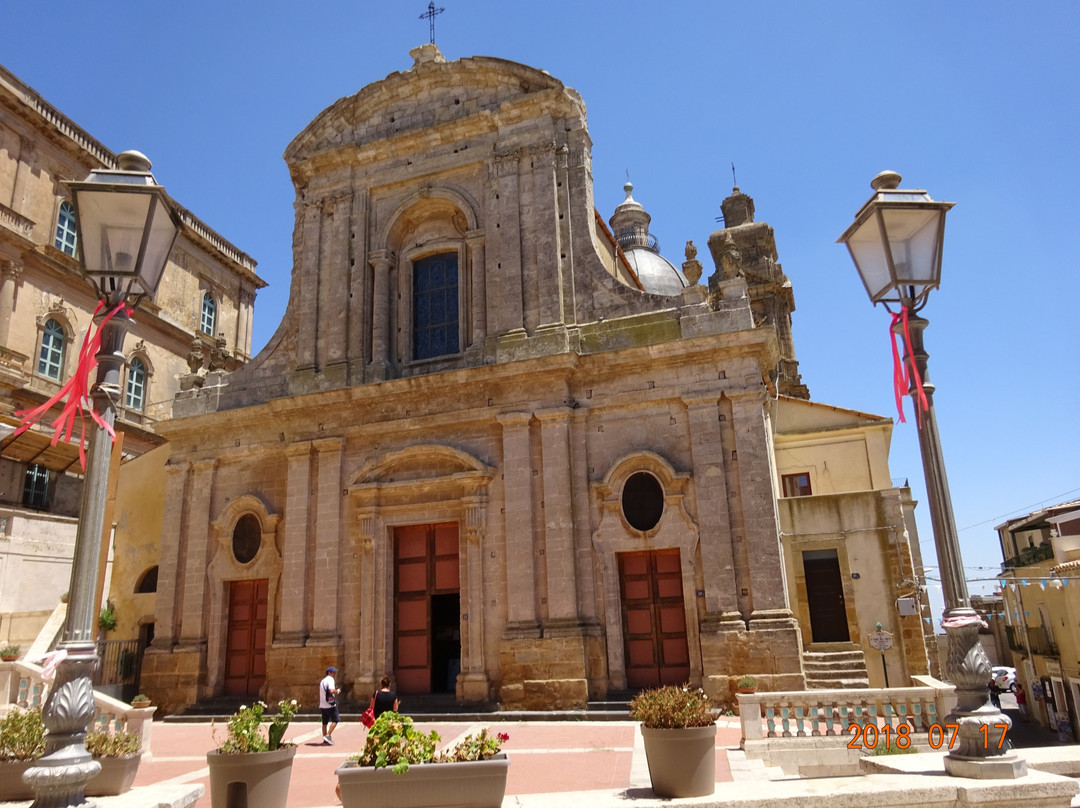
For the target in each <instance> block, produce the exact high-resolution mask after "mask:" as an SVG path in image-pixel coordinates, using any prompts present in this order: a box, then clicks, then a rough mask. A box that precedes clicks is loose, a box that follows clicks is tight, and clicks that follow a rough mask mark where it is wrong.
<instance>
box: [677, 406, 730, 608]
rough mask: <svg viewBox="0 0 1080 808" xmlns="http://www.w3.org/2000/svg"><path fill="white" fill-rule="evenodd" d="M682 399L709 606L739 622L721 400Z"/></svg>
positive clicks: (706, 605)
mask: <svg viewBox="0 0 1080 808" xmlns="http://www.w3.org/2000/svg"><path fill="white" fill-rule="evenodd" d="M684 402H685V403H686V409H687V412H688V415H689V424H688V429H689V433H690V439H691V447H690V448H691V452H692V456H693V471H694V491H695V494H696V497H695V498H696V500H697V523H698V527H699V529H700V531H701V564H702V569H703V571H704V574H705V610H706V612H707V613H708V614H709V615H715V616H716V617H718V618H719V620H720V622H734V623H741V616H740V614H739V604H738V600H737V598H736V596H735V593H736V582H735V556H734V552H733V547H732V542H731V518H730V514H729V513H728V507H729V506H728V486H727V476H726V473H725V470H724V446H723V443H722V441H721V436H720V412H719V409H718V408H717V398H716V397H715V396H709V397H706V398H695V399H689V398H688V399H684Z"/></svg>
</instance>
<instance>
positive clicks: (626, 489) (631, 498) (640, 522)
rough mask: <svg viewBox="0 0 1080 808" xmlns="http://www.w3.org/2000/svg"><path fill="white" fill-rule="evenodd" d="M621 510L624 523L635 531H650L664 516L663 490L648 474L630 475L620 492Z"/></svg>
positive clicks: (642, 472) (640, 472)
mask: <svg viewBox="0 0 1080 808" xmlns="http://www.w3.org/2000/svg"><path fill="white" fill-rule="evenodd" d="M622 509H623V515H624V516H625V517H626V521H627V522H629V523H630V527H632V528H634V529H635V530H652V529H653V528H654V527H656V525H657V523H658V522H659V521H660V517H661V516H663V515H664V489H663V488H662V487H661V486H660V481H659V480H657V479H656V478H655V477H653V476H652V475H651V474H649V473H648V472H644V471H639V472H636V473H634V474H631V475H630V479H629V480H627V481H626V484H625V485H624V486H623V491H622Z"/></svg>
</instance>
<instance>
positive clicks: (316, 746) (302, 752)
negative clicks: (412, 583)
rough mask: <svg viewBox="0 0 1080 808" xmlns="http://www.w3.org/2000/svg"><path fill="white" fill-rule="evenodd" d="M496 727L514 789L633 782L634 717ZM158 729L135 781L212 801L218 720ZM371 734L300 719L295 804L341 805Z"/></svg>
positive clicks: (447, 734)
mask: <svg viewBox="0 0 1080 808" xmlns="http://www.w3.org/2000/svg"><path fill="white" fill-rule="evenodd" d="M731 723H734V722H731ZM725 724H726V722H721V724H720V725H719V726H718V727H717V753H716V779H717V782H729V781H731V779H732V776H731V770H730V768H729V767H728V762H727V752H726V749H727V748H737V747H738V744H739V735H740V733H739V728H738V726H737V725H736V726H726V725H725ZM485 726H487V725H485ZM490 726H492V727H493V728H494V729H496V730H498V731H500V732H506V733H508V734H509V735H510V740H509V741H508V742H507V743H506V744H505V746H504V748H505V749H506V751H507V752H509V753H510V757H511V760H512V761H513V763H512V765H511V766H510V773H509V775H508V777H507V782H506V793H507V794H508V795H514V794H539V793H551V792H562V791H590V790H601V789H624V788H627V787H629V785H630V771H631V763H632V760H633V756H634V744H635V741H636V740H637V732H638V730H637V724H636V723H634V722H631V721H618V722H577V721H558V722H519V723H503V722H494V723H492V724H491V725H490ZM417 727H418V728H420V729H422V730H423V731H425V732H429V731H431V730H432V729H434V730H435V731H437V732H438V733H439V736H440V737H441V738H442V741H441V742H440V746H441V745H443V744H446V743H448V742H450V741H452V740H454V739H455V738H456V737H458V736H459V735H461V734H464V733H465V732H468V731H474V730H475V728H476V725H474V724H469V723H461V722H456V723H454V722H437V723H424V724H417ZM152 732H153V735H152V737H151V750H152V757H151V759H150V760H144V761H143V763H142V765H141V766H140V767H139V774H138V777H137V778H136V779H135V785H136V786H142V785H149V784H151V783H159V782H163V781H168V780H171V781H175V782H183V783H202V784H203V785H204V786H205V787H206V789H207V791H206V793H205V794H204V795H203V797H202V798H201V799H200V800H199V801H198V802H197V803H196V804H195V808H210V793H209V788H210V783H209V776H208V774H207V773H206V752H207V751H208V750H210V749H212V748H214V747H215V746H216V744H215V743H214V739H213V734H214V733H213V728H212V727H211V725H210V724H173V723H168V724H166V723H162V722H154V726H153V730H152ZM364 733H365V730H364V727H363V726H361V725H360V724H359V723H358V722H355V721H353V722H348V723H342V724H341V725H340V726H339V727H338V728H337V730H336V731H335V732H334V741H335V742H336V743H335V745H334V746H325V745H323V743H322V736H321V727H320V725H319V724H316V723H310V722H304V723H300V722H294V723H293V724H292V725H291V726H290V727H289V731H288V732H287V733H286V737H285V739H286V740H287V741H292V742H294V743H296V744H297V750H296V757H295V758H294V760H293V773H292V781H291V783H290V786H289V802H288V808H318V807H319V806H333V805H338V804H339V803H338V800H337V798H336V797H335V796H334V788H335V786H336V785H337V778H336V777H335V775H334V770H335V769H336V768H337V767H338V765H340V764H341V763H342V762H343V761H344V760H345V759H346V758H348V757H349V756H351V755H354V754H356V753H358V752H359V751H360V749H361V747H362V745H363V743H364V737H365V734H364ZM217 734H218V736H219V738H220V737H223V736H224V729H223V728H219V729H218V732H217Z"/></svg>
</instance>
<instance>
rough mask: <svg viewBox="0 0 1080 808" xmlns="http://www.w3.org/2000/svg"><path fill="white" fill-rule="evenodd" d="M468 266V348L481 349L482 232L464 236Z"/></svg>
mask: <svg viewBox="0 0 1080 808" xmlns="http://www.w3.org/2000/svg"><path fill="white" fill-rule="evenodd" d="M465 243H466V246H467V247H468V250H469V252H468V255H469V266H470V268H471V270H472V339H471V345H470V347H473V348H477V349H483V347H484V339H485V338H486V337H487V256H486V251H485V249H484V231H483V230H470V231H469V232H467V233H466V234H465Z"/></svg>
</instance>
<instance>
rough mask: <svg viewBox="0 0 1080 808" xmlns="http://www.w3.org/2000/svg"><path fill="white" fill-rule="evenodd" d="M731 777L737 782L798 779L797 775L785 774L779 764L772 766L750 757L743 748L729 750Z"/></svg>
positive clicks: (728, 759)
mask: <svg viewBox="0 0 1080 808" xmlns="http://www.w3.org/2000/svg"><path fill="white" fill-rule="evenodd" d="M727 761H728V768H730V769H731V779H732V780H734V781H735V782H736V783H740V782H746V781H752V780H758V781H760V780H797V779H799V778H798V776H797V775H791V774H784V770H783V769H781V768H780V767H779V766H770V765H769V764H767V763H766V762H765V761H764V760H761V759H760V758H748V757H747V756H746V753H745V752H744V751H743V750H741V749H728V750H727Z"/></svg>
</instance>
